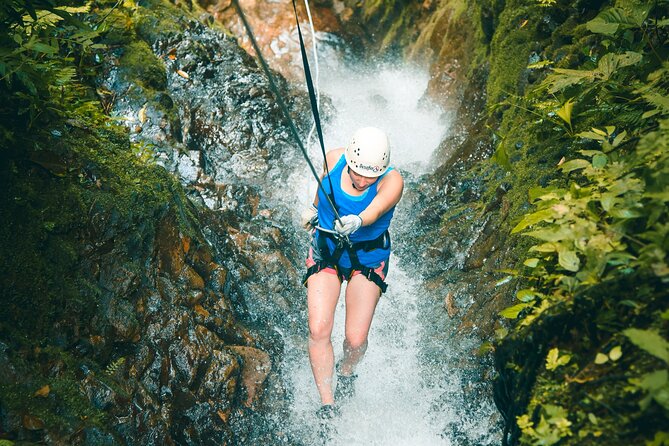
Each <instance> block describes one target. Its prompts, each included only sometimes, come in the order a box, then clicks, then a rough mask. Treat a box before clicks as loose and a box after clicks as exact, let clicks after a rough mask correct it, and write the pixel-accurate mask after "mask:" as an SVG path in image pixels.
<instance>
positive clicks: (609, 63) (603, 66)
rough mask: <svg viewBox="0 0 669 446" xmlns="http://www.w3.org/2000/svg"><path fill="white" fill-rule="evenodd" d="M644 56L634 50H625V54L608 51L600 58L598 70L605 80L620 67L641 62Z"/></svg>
mask: <svg viewBox="0 0 669 446" xmlns="http://www.w3.org/2000/svg"><path fill="white" fill-rule="evenodd" d="M642 58H643V56H642V55H641V54H640V53H635V52H633V51H625V52H624V53H623V54H614V53H606V54H605V55H604V56H602V58H601V59H599V63H598V64H597V72H598V74H599V75H600V76H601V77H603V79H604V80H606V79H609V78H610V77H611V75H612V74H613V73H615V72H616V71H617V70H618V69H619V68H623V67H629V66H631V65H636V64H638V63H639V62H641V59H642Z"/></svg>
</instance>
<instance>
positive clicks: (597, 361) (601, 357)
mask: <svg viewBox="0 0 669 446" xmlns="http://www.w3.org/2000/svg"><path fill="white" fill-rule="evenodd" d="M608 360H609V357H608V356H606V355H605V354H604V353H597V356H595V364H604V363H606V362H607V361H608Z"/></svg>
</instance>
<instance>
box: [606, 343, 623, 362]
mask: <svg viewBox="0 0 669 446" xmlns="http://www.w3.org/2000/svg"><path fill="white" fill-rule="evenodd" d="M622 355H623V349H622V348H620V346H619V345H616V346H615V347H613V348H612V349H611V351H610V352H609V358H611V361H617V360H619V359H620V358H621V357H622Z"/></svg>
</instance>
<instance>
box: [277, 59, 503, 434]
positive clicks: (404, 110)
mask: <svg viewBox="0 0 669 446" xmlns="http://www.w3.org/2000/svg"><path fill="white" fill-rule="evenodd" d="M322 52H323V54H322V55H321V58H320V63H321V75H320V82H319V85H320V90H321V93H323V94H324V95H325V96H327V97H328V98H330V99H331V101H332V104H333V105H334V108H335V112H334V116H331V120H330V121H329V122H328V124H327V125H326V128H325V142H326V146H327V149H330V148H334V147H342V146H344V145H345V144H346V143H347V142H348V139H349V138H350V135H351V133H352V132H353V131H354V130H355V129H356V128H359V127H363V126H368V125H371V126H377V127H380V128H383V129H385V130H386V131H387V132H388V134H389V137H390V141H391V145H392V150H393V151H392V163H391V164H392V165H394V166H395V167H396V168H398V169H400V170H401V171H402V172H403V173H405V177H408V176H414V175H419V174H421V173H424V172H427V171H430V170H431V165H430V158H431V155H432V152H433V151H434V150H435V149H436V147H437V146H438V144H439V143H440V141H441V140H442V139H443V138H444V136H445V134H446V132H448V131H449V122H448V120H447V119H444V116H446V115H445V114H444V113H443V112H442V111H441V110H440V109H438V108H437V107H436V106H434V105H431V104H430V103H429V101H427V100H425V99H423V93H424V91H425V88H426V86H427V83H428V80H429V78H428V75H427V73H426V72H425V71H424V70H421V69H420V68H416V67H409V66H397V65H395V64H379V65H374V66H367V67H361V66H360V65H359V64H356V65H355V68H351V66H350V65H349V64H347V63H346V62H345V60H344V58H343V57H340V54H341V53H337V52H336V51H334V50H333V49H332V48H328V47H325V48H323V49H322ZM311 150H312V159H313V160H315V161H316V164H318V165H320V164H322V156H321V154H320V149H319V148H318V146H317V144H315V145H314V146H313V147H312V148H311ZM309 176H310V175H309V174H308V173H306V169H305V172H301V173H299V174H294V175H293V177H292V178H291V181H290V183H289V184H293V185H295V189H296V190H295V194H296V195H297V196H298V197H300V201H301V203H302V205H303V206H307V204H308V203H309V202H310V201H311V200H312V198H313V195H314V193H315V191H316V184H315V181H313V179H309V178H308V177H309ZM406 187H412V186H411V184H410V183H407V186H406ZM410 219H411V215H409V209H408V208H407V207H406V206H402V203H401V204H400V206H398V210H397V212H396V217H395V220H396V221H395V222H394V224H393V225H392V226H391V232H393V228H394V227H395V228H396V227H398V226H401V227H403V228H405V227H410V226H411V225H410V223H408V221H410ZM393 234H394V235H395V237H396V240H398V239H397V237H399V238H402V237H404V238H405V239H406V238H408V237H410V236H411V235H410V234H398V232H397V230H395V231H394V232H393ZM405 242H407V240H405ZM401 260H404V259H401ZM410 263H411V262H406V261H400V259H398V258H397V256H393V257H391V263H390V272H389V276H388V283H389V290H388V292H387V293H386V294H385V295H383V297H382V298H381V300H380V302H379V305H378V306H377V310H376V315H375V318H374V321H373V324H372V329H371V332H370V337H369V348H368V350H367V354H366V356H365V358H364V359H363V361H362V362H361V363H360V364H359V366H358V369H357V373H358V375H359V378H358V380H357V382H356V394H355V396H354V398H353V399H352V400H351V401H349V402H347V403H346V404H345V405H343V407H342V408H341V416H339V417H337V418H336V419H335V420H334V421H333V427H334V429H335V433H334V434H333V437H332V438H331V439H330V440H329V441H328V442H327V444H334V445H467V444H472V445H474V444H476V445H486V444H495V440H496V439H498V438H499V436H498V435H497V434H496V432H495V431H496V430H497V428H496V427H494V426H493V424H494V422H493V421H491V420H494V413H495V408H494V405H493V404H492V401H491V399H490V397H489V396H486V395H485V394H483V395H482V394H481V392H479V393H478V395H477V396H476V397H475V400H473V401H465V400H466V399H467V395H466V393H467V392H466V391H465V390H463V389H465V388H467V386H468V385H469V384H470V383H469V380H470V379H471V378H470V377H467V376H465V375H464V374H463V373H461V372H460V371H459V370H458V365H459V362H460V357H461V355H463V354H467V355H471V351H472V350H473V349H474V348H475V343H474V342H473V341H472V342H465V343H464V344H463V343H459V344H456V345H451V342H452V341H450V340H449V339H445V338H443V337H441V338H439V336H435V330H434V329H433V330H432V332H430V331H429V330H426V329H425V322H424V319H425V317H424V316H425V314H424V312H426V311H429V309H430V305H426V304H425V303H424V302H425V300H426V299H425V297H426V295H427V294H426V292H425V290H423V289H422V285H421V282H420V279H419V277H418V274H416V273H415V272H414V271H412V270H408V269H405V268H407V266H406V265H408V264H410ZM344 291H345V286H344V287H342V294H341V297H340V301H339V304H338V306H337V311H336V316H335V328H334V332H333V345H334V347H335V359H336V360H338V359H339V358H340V357H341V355H342V347H341V346H342V342H343V338H344V314H345V309H344V298H343V296H344ZM442 312H443V311H442ZM422 316H423V317H422ZM442 330H443V331H445V330H446V327H443V329H442V328H437V330H436V331H437V333H439V332H441V331H442ZM285 341H286V357H285V358H284V362H283V364H284V365H283V369H282V374H283V376H284V379H285V381H286V382H287V383H288V385H289V387H290V388H291V393H292V403H291V409H290V414H289V417H288V419H287V420H285V421H284V422H283V423H281V425H283V426H284V427H285V429H286V431H289V432H290V433H291V436H293V438H299V439H301V440H302V441H304V443H305V444H322V442H323V440H322V438H319V422H318V420H317V419H316V417H315V411H316V410H317V409H318V407H319V406H320V401H319V398H318V394H317V391H316V387H315V385H314V382H313V377H312V374H311V369H310V366H309V360H308V356H307V339H306V337H305V336H295V337H294V338H288V339H285ZM428 344H429V347H428ZM435 354H436V355H439V357H438V358H436V357H435ZM474 379H475V378H474ZM488 395H489V393H488Z"/></svg>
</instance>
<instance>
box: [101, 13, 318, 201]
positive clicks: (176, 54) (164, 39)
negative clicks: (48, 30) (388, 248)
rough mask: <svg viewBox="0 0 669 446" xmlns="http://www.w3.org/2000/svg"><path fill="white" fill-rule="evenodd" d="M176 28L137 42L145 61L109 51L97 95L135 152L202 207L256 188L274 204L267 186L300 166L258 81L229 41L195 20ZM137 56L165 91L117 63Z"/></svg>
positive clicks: (297, 101)
mask: <svg viewBox="0 0 669 446" xmlns="http://www.w3.org/2000/svg"><path fill="white" fill-rule="evenodd" d="M181 25H182V26H183V28H182V29H181V31H180V32H176V33H175V32H171V33H163V34H161V33H160V30H155V33H157V37H156V38H155V40H151V41H149V42H148V44H147V43H145V42H143V41H142V43H143V44H144V45H150V47H151V49H152V53H151V54H148V55H147V54H145V51H144V52H143V53H140V54H129V53H137V52H138V50H137V48H138V47H141V45H138V44H132V45H127V46H125V47H123V48H119V49H117V50H115V51H113V52H112V54H111V55H110V57H109V59H108V60H107V61H106V65H107V69H106V72H105V74H104V75H103V76H102V77H101V78H100V84H101V88H102V89H104V90H106V91H109V92H113V96H112V98H111V102H110V104H109V105H110V110H111V112H112V115H114V116H119V117H123V118H124V119H125V124H126V125H127V126H128V128H129V129H130V131H131V139H132V140H133V141H135V142H136V143H138V144H139V146H140V148H141V150H144V151H145V152H146V154H147V156H150V157H155V158H156V161H157V162H158V163H159V164H161V165H163V166H165V167H166V168H167V169H168V170H170V171H172V172H175V173H176V174H177V175H178V176H179V177H180V178H181V179H182V182H183V183H184V185H186V186H190V187H191V191H192V194H193V195H194V196H197V198H198V199H199V200H200V201H201V202H203V203H204V204H206V205H207V206H208V207H209V208H211V209H221V208H225V207H226V206H227V203H226V202H227V201H228V200H227V197H226V196H225V192H226V191H225V187H226V185H229V184H247V185H253V186H254V187H257V188H263V189H264V192H265V193H264V194H263V196H264V197H267V198H269V199H271V198H273V197H272V191H274V190H276V188H273V187H267V186H271V185H272V184H276V183H278V182H280V181H281V178H282V172H285V171H286V170H289V169H290V167H291V166H295V165H296V164H298V163H300V162H301V161H300V160H299V158H298V156H299V154H298V153H297V152H296V150H295V146H294V142H293V141H292V137H291V136H290V134H289V133H288V131H287V127H285V125H284V123H283V116H282V114H281V111H280V109H279V108H278V106H277V105H276V101H275V99H274V97H273V94H272V93H271V91H270V90H269V87H268V83H267V81H266V79H265V76H264V74H262V73H261V72H260V70H259V69H258V68H257V67H256V66H255V62H254V61H253V60H252V59H251V58H250V57H249V56H248V55H247V54H246V53H245V52H244V51H243V50H242V49H241V48H239V46H237V43H236V42H235V40H233V39H232V38H231V37H229V36H227V35H225V34H223V33H221V32H216V31H214V30H212V29H210V28H207V27H205V26H204V25H202V24H201V23H199V22H197V21H194V20H186V19H184V20H183V22H182V23H181ZM145 33H146V34H148V35H150V36H154V32H151V33H149V32H146V31H145ZM136 57H142V59H147V58H150V59H151V60H153V61H154V62H152V65H153V66H155V67H159V66H160V65H162V67H163V68H162V72H161V73H162V76H163V77H164V80H165V82H164V88H160V87H156V86H155V85H153V84H152V86H150V87H147V82H146V81H145V78H146V75H145V72H146V71H147V69H146V68H142V70H139V71H138V70H135V69H134V68H133V66H132V65H130V66H128V65H127V64H124V61H127V60H134V58H136ZM156 70H158V71H160V70H159V69H158V68H156ZM161 73H158V74H155V73H154V74H152V75H151V76H150V77H151V78H155V77H159V75H161ZM277 80H278V81H279V83H280V85H281V86H282V87H283V88H284V91H285V94H286V96H287V99H288V101H289V103H291V104H294V105H295V106H296V107H297V108H296V109H295V110H294V111H297V110H304V108H303V106H304V105H306V103H305V102H304V98H302V97H298V96H293V94H292V93H291V92H290V91H288V90H287V89H286V88H287V85H286V84H285V83H282V81H281V78H279V77H277ZM299 116H300V114H299V113H294V117H299ZM298 122H299V120H298ZM277 197H281V194H277Z"/></svg>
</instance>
